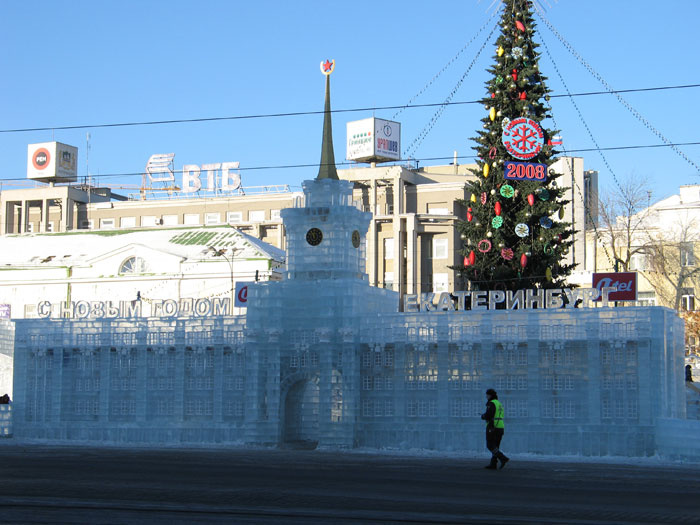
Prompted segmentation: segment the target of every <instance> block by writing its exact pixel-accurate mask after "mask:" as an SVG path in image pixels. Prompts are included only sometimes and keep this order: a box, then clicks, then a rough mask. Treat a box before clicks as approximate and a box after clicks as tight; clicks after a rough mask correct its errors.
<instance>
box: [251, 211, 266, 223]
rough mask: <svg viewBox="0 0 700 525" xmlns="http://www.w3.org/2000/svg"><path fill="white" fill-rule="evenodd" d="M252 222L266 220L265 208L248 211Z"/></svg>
mask: <svg viewBox="0 0 700 525" xmlns="http://www.w3.org/2000/svg"><path fill="white" fill-rule="evenodd" d="M248 220H249V221H250V222H263V221H264V220H265V210H255V211H249V212H248Z"/></svg>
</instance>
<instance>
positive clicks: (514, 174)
mask: <svg viewBox="0 0 700 525" xmlns="http://www.w3.org/2000/svg"><path fill="white" fill-rule="evenodd" d="M504 167H505V170H504V172H503V177H504V178H505V179H509V180H535V181H538V182H544V181H546V180H547V165H546V164H536V163H534V162H512V161H508V162H506V163H505V164H504Z"/></svg>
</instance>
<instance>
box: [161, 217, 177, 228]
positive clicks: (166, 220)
mask: <svg viewBox="0 0 700 525" xmlns="http://www.w3.org/2000/svg"><path fill="white" fill-rule="evenodd" d="M163 224H164V225H165V226H177V224H178V222H177V215H163Z"/></svg>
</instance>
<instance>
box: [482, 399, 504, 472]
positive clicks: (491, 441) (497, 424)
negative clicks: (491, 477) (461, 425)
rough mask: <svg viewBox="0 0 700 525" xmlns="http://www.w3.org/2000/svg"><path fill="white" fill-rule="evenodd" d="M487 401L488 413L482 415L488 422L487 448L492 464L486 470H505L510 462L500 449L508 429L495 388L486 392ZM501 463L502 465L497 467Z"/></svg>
mask: <svg viewBox="0 0 700 525" xmlns="http://www.w3.org/2000/svg"><path fill="white" fill-rule="evenodd" d="M486 400H487V401H486V412H484V413H483V414H481V419H484V420H485V421H486V448H487V449H489V450H490V451H491V463H489V464H488V465H487V466H486V467H485V468H487V469H496V468H503V467H505V466H506V463H508V461H509V458H507V457H506V455H505V454H504V453H503V452H501V450H500V449H499V447H500V446H501V439H503V433H504V432H505V428H506V427H505V423H504V421H503V405H502V404H501V402H500V401H499V400H498V394H496V391H495V390H494V389H493V388H489V389H488V390H487V391H486ZM499 461H500V465H498V466H497V462H499Z"/></svg>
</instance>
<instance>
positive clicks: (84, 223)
mask: <svg viewBox="0 0 700 525" xmlns="http://www.w3.org/2000/svg"><path fill="white" fill-rule="evenodd" d="M94 224H95V223H94V222H93V220H92V219H83V220H81V221H80V229H81V230H92V228H93V226H94Z"/></svg>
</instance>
